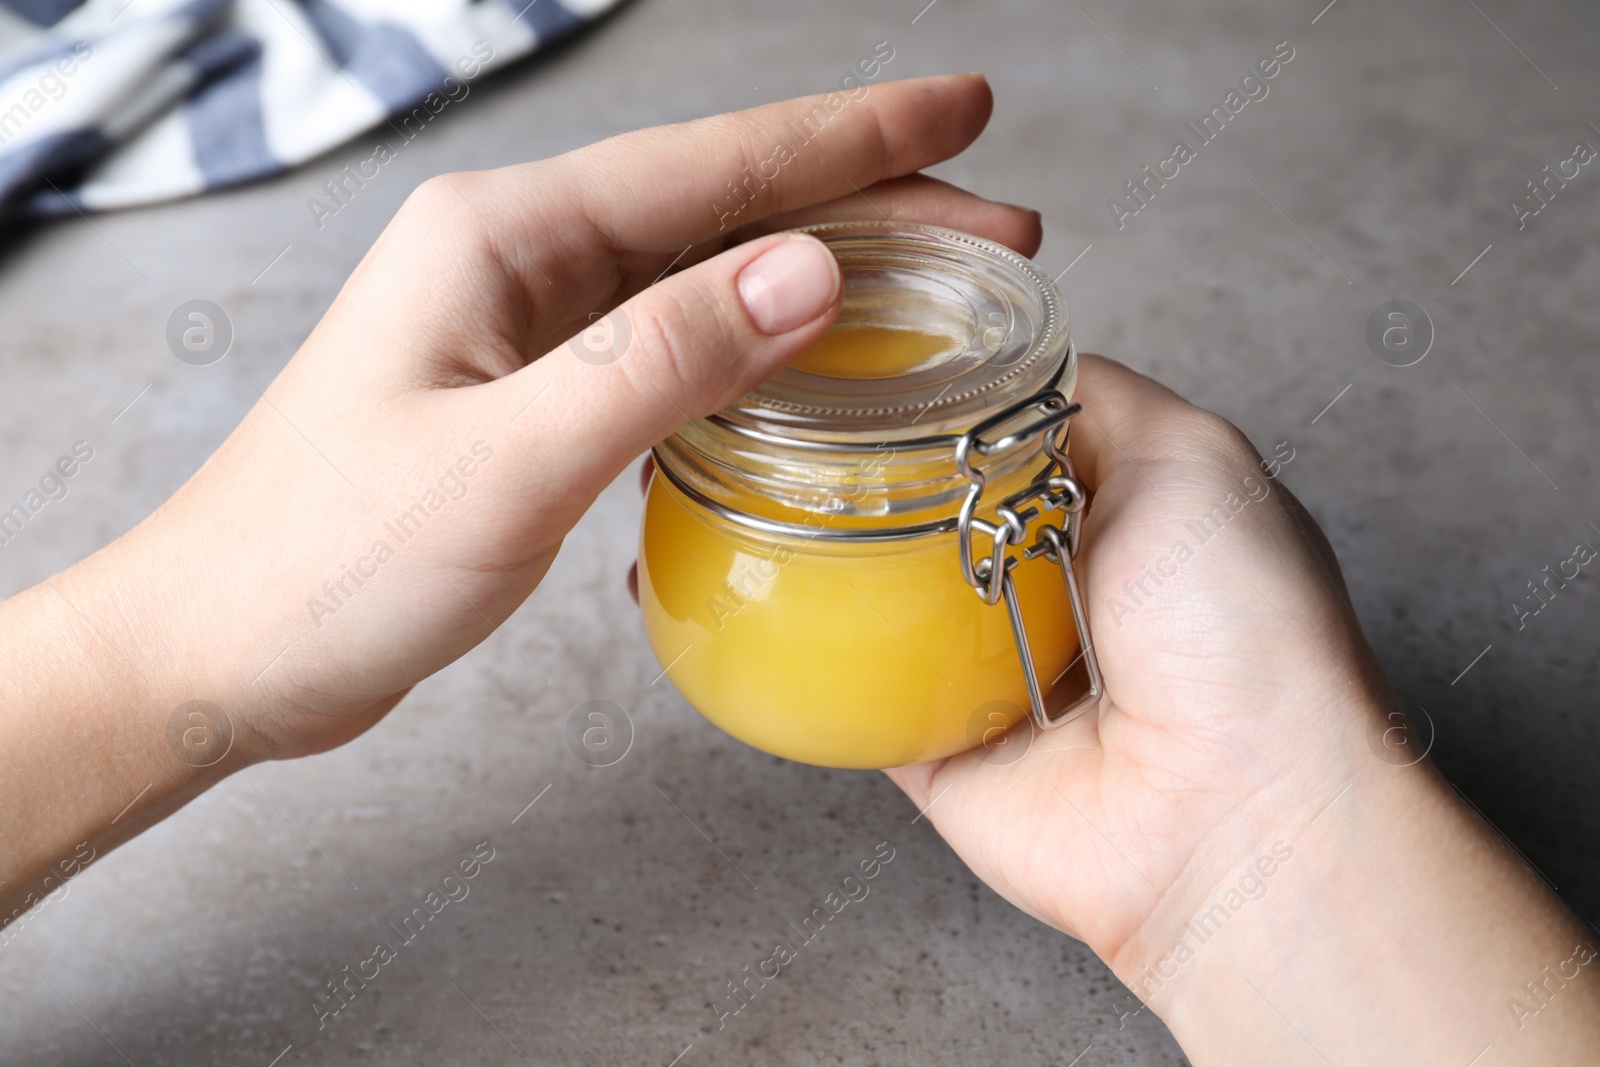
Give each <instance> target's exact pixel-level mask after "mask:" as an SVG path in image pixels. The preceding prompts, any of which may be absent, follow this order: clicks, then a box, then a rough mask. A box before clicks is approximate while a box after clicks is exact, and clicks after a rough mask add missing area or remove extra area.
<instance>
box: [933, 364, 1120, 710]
mask: <svg viewBox="0 0 1600 1067" xmlns="http://www.w3.org/2000/svg"><path fill="white" fill-rule="evenodd" d="M1081 410H1083V406H1082V405H1081V404H1076V403H1073V402H1072V401H1070V400H1068V399H1067V398H1066V396H1065V395H1064V394H1063V393H1061V392H1059V391H1057V390H1054V389H1051V390H1048V391H1046V392H1043V393H1039V394H1037V395H1035V396H1033V397H1030V398H1028V399H1027V400H1024V401H1022V402H1021V403H1018V404H1014V405H1013V406H1011V407H1009V408H1007V409H1005V410H1004V411H1001V412H999V413H997V414H996V415H994V416H992V417H991V418H988V419H985V420H984V421H983V422H981V423H979V424H978V425H976V426H974V427H973V428H972V429H971V430H969V431H967V432H966V433H965V434H963V435H962V436H961V437H960V439H959V440H957V442H956V466H957V467H958V468H959V469H960V471H961V473H962V474H963V475H964V476H965V477H967V478H968V479H969V480H970V481H971V483H972V485H971V487H970V488H969V489H968V490H967V497H966V499H965V500H964V501H963V502H962V504H961V513H960V516H959V517H958V519H957V532H958V536H957V542H958V544H959V546H960V552H961V576H962V577H963V578H965V579H966V581H967V584H968V585H970V586H972V588H973V589H974V590H976V591H977V593H978V595H979V596H980V597H982V598H983V602H984V603H985V604H990V605H993V604H996V603H998V602H999V601H1001V600H1002V599H1003V600H1004V601H1005V602H1006V612H1007V614H1008V615H1009V616H1010V618H1011V633H1012V636H1013V637H1014V638H1015V640H1016V645H1017V655H1018V657H1019V658H1020V659H1021V661H1022V675H1023V678H1024V680H1025V681H1026V682H1027V686H1028V700H1029V703H1030V705H1031V711H1032V714H1033V721H1034V722H1035V723H1036V724H1037V725H1038V726H1039V728H1040V729H1045V730H1049V729H1052V728H1054V727H1057V726H1060V725H1062V724H1063V723H1065V722H1068V721H1069V720H1071V719H1074V718H1077V717H1078V716H1079V715H1081V714H1083V713H1084V712H1085V711H1087V710H1089V708H1091V707H1093V706H1094V705H1095V703H1096V702H1097V701H1098V700H1099V699H1100V694H1101V691H1102V688H1103V686H1102V684H1101V680H1100V665H1099V662H1098V661H1097V660H1096V659H1095V654H1094V642H1093V640H1092V639H1091V637H1090V636H1089V616H1088V611H1087V609H1086V607H1085V605H1084V603H1083V597H1082V596H1081V594H1080V593H1079V591H1078V577H1077V574H1076V572H1075V571H1074V570H1073V568H1072V560H1073V558H1074V557H1075V556H1077V554H1078V546H1079V540H1080V535H1081V531H1082V527H1083V509H1084V505H1085V504H1087V503H1088V494H1087V493H1086V492H1085V491H1084V488H1083V484H1082V483H1081V482H1079V481H1078V479H1077V478H1076V477H1075V476H1074V474H1073V470H1072V461H1071V460H1070V459H1068V458H1067V448H1066V446H1067V435H1068V433H1069V431H1070V427H1069V425H1068V420H1070V419H1071V418H1072V416H1074V415H1076V414H1077V413H1078V412H1079V411H1081ZM1013 424H1016V425H1013ZM1006 427H1011V429H1010V430H1009V431H1008V432H1006V433H1004V434H1003V435H1002V436H1000V437H998V438H996V439H994V440H989V435H990V434H993V433H995V432H996V431H999V430H1003V429H1005V428H1006ZM1058 430H1059V436H1058V433H1057V431H1058ZM1041 436H1042V437H1043V438H1044V447H1045V453H1046V454H1047V455H1048V456H1049V457H1050V464H1049V466H1047V467H1046V468H1045V470H1044V471H1043V472H1042V473H1041V474H1040V475H1039V477H1038V478H1036V479H1035V480H1034V481H1033V483H1032V484H1031V485H1029V486H1028V487H1027V488H1026V489H1023V490H1021V491H1020V492H1016V493H1013V494H1011V495H1010V496H1008V497H1005V498H1004V499H1002V500H1001V501H1000V503H999V504H998V505H997V506H996V508H995V516H996V518H997V519H998V520H999V521H998V522H989V521H988V520H987V519H980V518H978V517H977V510H978V504H979V501H980V500H981V499H982V497H983V490H984V486H985V484H986V480H985V476H984V473H983V470H982V468H981V467H979V466H978V465H977V462H976V461H977V460H979V459H983V458H986V457H989V456H993V455H998V454H1000V453H1004V452H1009V451H1010V450H1012V449H1014V448H1018V447H1021V446H1023V445H1026V444H1028V443H1030V442H1032V441H1033V440H1035V439H1037V438H1039V437H1041ZM1045 511H1056V512H1060V513H1061V514H1062V515H1063V516H1065V521H1064V526H1065V529H1063V528H1062V526H1058V525H1056V524H1055V523H1053V522H1039V521H1038V520H1040V519H1041V517H1042V516H1043V514H1044V512H1045ZM1035 523H1037V525H1035ZM1030 529H1032V531H1033V534H1034V540H1033V543H1032V544H1026V542H1027V540H1028V534H1029V531H1030ZM974 546H981V547H982V548H983V549H986V550H987V552H988V554H987V555H982V556H979V555H976V553H975V547H974ZM1039 556H1045V557H1048V558H1049V559H1050V560H1051V561H1052V562H1054V563H1056V564H1057V565H1058V566H1060V568H1061V578H1062V581H1063V582H1064V583H1065V584H1066V589H1067V602H1068V603H1069V604H1070V605H1071V606H1072V618H1073V623H1074V625H1076V627H1077V630H1078V645H1079V648H1081V649H1082V651H1081V652H1080V653H1079V655H1078V658H1077V659H1075V660H1073V662H1072V663H1071V664H1069V665H1068V667H1067V669H1066V670H1065V671H1062V672H1061V675H1060V676H1059V677H1057V678H1056V679H1054V680H1053V681H1052V682H1051V683H1050V685H1049V686H1048V687H1045V686H1042V685H1040V683H1039V671H1038V667H1037V665H1036V664H1035V663H1034V658H1033V651H1032V647H1031V645H1030V644H1029V641H1028V629H1027V625H1026V623H1025V622H1024V621H1023V617H1022V606H1021V604H1020V602H1019V600H1018V597H1017V590H1016V586H1015V585H1014V584H1013V582H1012V580H1011V570H1012V568H1013V567H1015V566H1016V565H1017V564H1018V562H1020V561H1022V560H1025V559H1027V560H1031V559H1036V558H1037V557H1039ZM1080 664H1081V665H1082V671H1081V674H1080V672H1079V671H1078V668H1079V665H1080ZM1074 675H1078V676H1079V678H1081V679H1082V681H1080V682H1078V683H1076V684H1069V685H1066V686H1065V687H1064V686H1063V682H1064V681H1066V680H1067V679H1068V678H1069V676H1074ZM1083 681H1086V683H1087V684H1086V685H1085V684H1082V682H1083ZM1063 688H1065V689H1066V690H1067V695H1065V696H1059V695H1058V693H1059V691H1060V690H1062V689H1063ZM1074 691H1078V695H1077V696H1076V697H1074V696H1072V695H1071V694H1072V693H1073V692H1074ZM1052 704H1055V705H1057V706H1056V707H1054V708H1052V707H1051V705H1052Z"/></svg>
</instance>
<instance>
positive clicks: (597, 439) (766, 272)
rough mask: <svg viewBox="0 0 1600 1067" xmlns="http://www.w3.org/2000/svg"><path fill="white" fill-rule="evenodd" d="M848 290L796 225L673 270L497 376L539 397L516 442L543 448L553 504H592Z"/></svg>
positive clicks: (737, 389) (801, 338) (758, 374)
mask: <svg viewBox="0 0 1600 1067" xmlns="http://www.w3.org/2000/svg"><path fill="white" fill-rule="evenodd" d="M841 288H842V282H841V277H840V273H839V264H838V261H837V260H835V259H834V257H833V253H832V252H830V251H828V248H827V246H825V245H824V244H823V243H822V242H821V241H818V240H817V239H816V238H814V237H809V236H805V235H801V234H774V235H773V236H771V237H767V238H762V239H760V240H756V241H751V242H749V243H748V244H743V245H739V246H738V247H736V248H732V249H730V250H728V251H726V252H723V253H721V254H720V255H717V256H715V257H713V258H711V259H708V260H706V261H705V262H703V263H698V264H696V265H695V266H693V267H690V268H689V269H687V270H685V271H683V272H682V273H680V274H675V275H672V276H671V277H669V278H667V279H666V280H664V281H662V282H660V283H659V284H656V285H653V286H651V287H650V288H648V289H645V290H644V291H643V292H641V293H639V294H638V295H636V296H635V297H633V298H632V299H631V300H629V301H627V302H626V303H624V304H622V305H621V306H619V307H618V308H617V309H616V310H615V311H613V312H612V313H611V314H609V315H607V316H605V317H604V318H602V319H597V320H595V321H594V322H593V323H591V325H590V326H589V328H588V329H586V330H584V331H583V332H582V333H580V334H579V335H578V336H577V337H574V338H572V339H571V340H570V341H568V342H567V343H566V344H564V345H562V346H561V347H559V348H557V349H555V350H554V351H552V352H550V353H549V354H547V355H545V356H543V357H541V358H540V359H537V360H535V361H534V362H533V363H531V364H530V365H529V366H527V367H525V368H523V369H522V370H520V371H518V372H517V373H515V374H513V375H511V376H510V377H508V378H505V379H502V380H501V382H500V383H497V384H499V385H502V386H506V387H509V388H510V390H511V391H513V392H515V393H517V394H518V396H519V399H517V400H516V403H517V404H521V403H524V402H526V401H525V398H528V397H534V396H537V397H538V399H537V401H536V402H535V403H533V404H532V405H531V406H530V407H529V409H528V412H527V417H525V418H523V419H521V420H519V422H518V423H517V427H518V429H519V430H520V432H519V433H518V437H520V438H521V441H519V442H515V443H517V444H521V445H524V446H526V448H527V449H529V450H532V451H534V452H536V453H537V454H538V458H537V460H536V462H537V463H538V466H539V467H540V468H541V487H542V489H543V490H544V491H546V492H549V493H551V494H552V496H554V497H555V500H556V501H558V502H559V503H558V506H560V504H564V503H568V502H570V503H572V504H575V505H576V506H577V507H578V508H579V509H581V508H584V507H587V506H588V504H589V503H590V501H592V500H593V498H594V496H595V495H596V494H597V493H598V492H599V491H600V490H601V489H603V488H605V486H606V485H607V484H609V483H610V482H611V480H612V479H613V478H615V477H616V476H617V475H618V474H619V473H620V472H621V471H622V470H623V468H624V467H626V466H627V465H628V464H629V463H631V462H632V461H633V459H634V457H636V456H638V455H639V453H640V452H643V451H644V450H646V449H648V448H650V447H651V446H653V445H655V444H656V442H658V441H660V440H661V439H662V438H664V437H667V436H668V435H670V434H672V433H673V432H675V431H676V430H678V429H679V428H680V427H681V426H683V425H684V424H685V423H687V422H689V421H690V420H691V419H696V418H700V417H702V416H705V415H709V414H710V413H712V412H714V411H717V410H719V409H720V408H723V407H726V406H727V405H728V404H730V403H732V402H733V401H734V400H736V399H738V398H739V397H740V396H742V395H743V394H744V393H746V392H748V391H750V390H751V389H752V388H754V387H755V386H756V385H758V384H759V383H761V382H762V381H764V380H765V379H767V378H768V377H770V376H771V375H772V374H773V373H775V372H776V371H777V370H778V369H779V368H781V367H782V366H783V365H784V364H785V363H787V362H788V361H789V360H791V359H793V358H794V357H795V356H797V355H799V354H800V352H801V351H802V350H804V349H805V348H806V347H807V346H808V345H810V344H811V343H812V342H813V341H815V340H817V338H819V337H821V336H822V334H823V333H825V332H826V331H827V329H828V326H829V325H830V324H831V323H832V322H833V319H834V316H835V315H837V314H838V310H839V303H840V293H841ZM525 454H526V453H525Z"/></svg>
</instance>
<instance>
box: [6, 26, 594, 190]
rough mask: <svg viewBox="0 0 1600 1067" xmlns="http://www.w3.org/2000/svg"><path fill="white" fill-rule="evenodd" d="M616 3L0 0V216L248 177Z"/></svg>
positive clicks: (441, 96)
mask: <svg viewBox="0 0 1600 1067" xmlns="http://www.w3.org/2000/svg"><path fill="white" fill-rule="evenodd" d="M618 2H619V0H531V2H530V0H478V2H473V0H88V2H84V0H0V220H16V219H21V218H37V217H42V216H51V215H62V214H72V213H74V212H77V211H98V210H106V209H110V208H119V207H127V206H130V205H134V204H148V203H152V202H155V201H159V200H170V199H173V198H175V197H180V196H188V195H191V194H194V193H200V192H204V191H206V190H208V189H219V188H222V187H224V186H229V185H237V184H239V183H241V182H248V181H254V180H256V179H258V178H263V177H266V176H268V175H272V174H277V173H279V172H281V171H284V170H287V169H288V168H290V167H293V166H295V165H296V164H299V163H303V162H305V161H306V160H308V159H311V158H313V157H314V156H317V155H320V154H321V153H323V152H326V151H327V150H328V149H330V148H333V147H334V146H336V145H338V144H340V143H342V142H344V141H347V140H349V139H351V138H352V137H355V136H356V135H357V134H359V133H361V132H362V131H363V130H367V129H370V128H372V127H373V126H376V125H378V124H380V123H384V122H386V121H387V122H389V123H390V125H391V126H393V127H394V129H395V131H396V132H397V133H398V134H400V136H402V137H404V138H405V139H406V140H409V139H410V136H415V132H414V131H415V130H417V129H418V128H419V126H420V124H425V123H426V122H428V121H430V120H431V119H432V117H433V116H434V115H436V114H438V113H439V112H440V111H442V110H443V109H444V108H445V107H446V106H447V105H448V104H450V103H451V102H453V101H456V100H459V99H461V98H462V97H463V96H464V94H465V93H466V91H467V88H466V84H467V82H469V81H471V80H472V79H474V78H477V77H480V76H481V75H483V74H484V73H485V72H486V71H490V70H493V69H495V68H496V67H500V66H503V65H504V64H506V63H509V62H511V61H512V60H514V59H518V58H520V57H522V56H525V55H527V54H529V53H530V52H532V51H534V50H535V49H537V48H539V47H540V46H542V45H544V44H546V43H548V42H550V41H552V40H555V39H557V38H559V37H562V36H564V35H566V34H568V33H571V32H572V31H573V30H575V29H577V28H578V27H580V26H582V25H584V24H585V23H587V22H589V21H591V20H592V19H594V18H595V17H597V16H598V15H599V14H601V13H602V12H603V11H605V10H607V9H609V8H611V7H613V6H614V5H615V4H616V3H618ZM408 134H409V136H408Z"/></svg>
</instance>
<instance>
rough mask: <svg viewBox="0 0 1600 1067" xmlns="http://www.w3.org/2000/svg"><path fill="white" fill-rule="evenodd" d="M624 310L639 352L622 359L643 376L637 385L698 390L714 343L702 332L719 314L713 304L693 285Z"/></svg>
mask: <svg viewBox="0 0 1600 1067" xmlns="http://www.w3.org/2000/svg"><path fill="white" fill-rule="evenodd" d="M625 313H626V314H627V315H628V317H629V323H630V326H631V328H632V331H633V337H634V343H635V345H637V346H638V349H639V351H638V353H637V355H636V358H634V359H630V360H626V361H624V362H625V364H626V365H627V366H628V368H629V371H630V373H632V374H635V375H638V376H644V380H642V381H639V383H638V384H639V385H640V386H641V387H642V388H643V389H644V390H645V391H646V392H652V391H653V390H652V389H651V386H652V385H653V386H654V387H655V388H656V389H664V390H668V391H669V392H670V391H671V390H673V389H675V388H676V389H677V390H679V393H680V394H681V391H682V390H684V389H689V390H698V388H699V385H700V382H701V380H702V379H703V377H704V373H703V368H704V365H705V364H706V362H707V358H706V357H708V356H710V355H713V354H714V350H715V349H716V348H717V347H718V346H717V345H716V344H715V342H714V341H712V340H711V339H710V338H709V337H707V336H706V335H707V333H708V330H707V326H708V325H709V324H715V323H717V322H718V320H719V319H720V315H719V312H718V309H717V307H716V306H715V304H714V303H712V302H711V301H708V300H706V299H704V298H703V297H702V296H701V295H700V294H699V293H698V292H697V291H694V290H690V291H689V292H687V293H683V292H676V293H674V292H660V293H656V294H653V298H652V299H650V300H647V301H640V302H639V303H638V305H637V306H635V307H633V308H631V309H628V310H627V311H626V312H625ZM719 332H720V331H719ZM636 380H637V379H636Z"/></svg>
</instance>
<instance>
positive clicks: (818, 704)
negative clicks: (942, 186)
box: [639, 222, 1100, 768]
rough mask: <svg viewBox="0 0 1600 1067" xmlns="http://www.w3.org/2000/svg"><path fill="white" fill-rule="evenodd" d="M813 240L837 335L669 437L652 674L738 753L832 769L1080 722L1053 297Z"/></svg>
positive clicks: (958, 242)
mask: <svg viewBox="0 0 1600 1067" xmlns="http://www.w3.org/2000/svg"><path fill="white" fill-rule="evenodd" d="M799 232H803V233H809V234H811V235H812V236H814V237H817V238H818V239H820V240H821V241H823V242H824V243H826V244H827V245H828V246H829V248H830V249H831V250H832V251H833V253H834V255H835V256H836V257H837V258H838V261H839V266H840V269H841V272H842V275H843V279H844V296H843V308H842V310H841V311H840V313H839V318H838V321H837V322H836V323H835V324H834V326H833V327H832V328H831V329H830V331H829V332H828V334H827V335H825V336H824V338H823V339H822V340H821V341H820V342H818V343H817V344H816V345H814V346H813V347H812V348H811V349H809V350H808V351H807V352H805V353H803V354H802V355H801V356H800V357H799V358H797V359H796V360H795V361H794V362H793V363H792V364H790V365H789V366H788V367H786V368H785V369H784V370H782V371H780V372H779V373H778V374H777V375H776V376H774V377H773V378H772V379H770V380H769V381H767V382H766V383H765V384H763V385H762V386H760V387H759V388H757V389H756V390H754V391H753V392H751V393H749V394H747V395H746V396H744V397H743V398H741V399H740V400H739V401H738V402H736V403H735V404H733V405H732V406H730V407H728V408H726V409H725V410H723V411H721V412H719V413H718V414H716V415H713V416H710V417H709V418H705V419H700V420H696V421H695V422H693V423H691V424H690V425H688V426H686V427H684V429H682V430H681V431H679V432H678V433H677V434H675V435H674V436H672V437H671V438H669V439H667V440H666V441H664V442H662V443H661V444H660V445H659V446H657V448H656V449H655V469H656V476H655V478H654V479H653V480H652V482H651V485H650V489H649V492H648V495H647V498H646V503H645V516H644V523H643V528H642V530H641V534H640V548H639V599H640V604H641V607H642V609H643V613H644V622H645V630H646V633H647V634H648V636H649V640H650V643H651V646H652V648H653V649H654V651H655V653H656V656H657V658H658V659H659V660H660V662H661V663H662V664H663V665H664V673H665V674H666V676H667V677H668V678H670V679H671V680H672V682H673V683H674V684H675V685H676V686H677V688H678V691H679V692H680V693H682V694H683V696H684V697H685V698H686V699H687V700H688V701H689V703H690V704H692V705H694V706H695V707H696V708H698V709H699V710H700V712H701V713H702V714H704V715H705V716H706V718H708V719H710V720H711V721H712V722H713V723H715V724H716V725H718V726H719V727H721V728H722V729H723V730H725V731H727V732H728V733H730V734H732V735H733V736H735V737H737V738H739V739H740V740H742V741H745V742H746V743H748V744H750V745H753V746H754V747H756V748H759V749H762V750H763V751H766V752H771V753H775V754H777V755H779V756H784V757H786V758H788V759H793V760H799V761H801V762H805V763H814V764H822V765H826V766H834V767H861V768H865V767H892V766H899V765H901V764H906V763H912V762H916V761H919V760H926V759H935V758H939V757H942V756H949V755H952V754H954V753H957V752H960V751H963V750H965V749H968V748H972V747H974V746H976V745H978V744H985V743H987V744H990V745H993V744H994V743H995V740H996V738H997V737H998V736H1000V735H1002V734H1003V733H1004V731H1005V730H1006V729H1007V728H1009V727H1010V726H1012V725H1014V724H1016V723H1017V722H1018V721H1020V720H1021V719H1023V718H1024V717H1025V716H1028V715H1029V714H1030V712H1031V718H1032V721H1033V723H1034V724H1036V725H1037V726H1039V727H1042V728H1048V727H1052V726H1056V725H1059V724H1060V723H1062V722H1065V721H1066V720H1067V719H1069V718H1071V717H1073V716H1075V715H1077V714H1079V713H1081V712H1083V711H1085V710H1087V709H1088V708H1089V707H1090V706H1092V705H1093V703H1094V701H1095V700H1096V699H1097V698H1098V695H1099V691H1100V678H1099V671H1098V669H1097V667H1096V665H1095V661H1094V654H1093V647H1092V645H1091V644H1090V643H1089V641H1088V640H1087V638H1088V626H1087V621H1086V616H1085V614H1084V610H1083V606H1082V603H1081V597H1080V596H1079V595H1078V590H1077V582H1076V579H1075V577H1074V574H1073V570H1072V563H1071V557H1072V556H1073V555H1074V554H1075V552H1076V548H1077V542H1078V535H1079V528H1080V522H1081V517H1082V513H1083V508H1084V505H1085V502H1086V501H1085V494H1084V491H1083V488H1082V486H1081V485H1079V483H1078V482H1077V480H1076V479H1075V478H1074V477H1073V474H1072V468H1071V464H1070V462H1069V461H1068V459H1067V455H1066V446H1067V424H1068V420H1069V419H1070V418H1071V416H1072V415H1073V414H1075V413H1076V412H1077V411H1078V409H1079V408H1078V405H1077V404H1075V403H1072V401H1071V395H1072V390H1073V386H1074V384H1075V381H1076V373H1077V364H1076V359H1075V356H1074V353H1073V348H1072V344H1071V341H1070V337H1069V331H1068V322H1067V316H1066V312H1065V310H1064V308H1063V307H1062V304H1061V297H1060V294H1059V293H1058V292H1057V291H1056V288H1055V286H1054V285H1053V284H1052V283H1051V281H1050V279H1049V278H1048V277H1047V276H1046V275H1045V274H1044V273H1043V272H1042V271H1041V270H1040V269H1039V268H1038V267H1037V266H1035V265H1034V264H1033V263H1032V262H1031V261H1029V260H1028V259H1026V258H1025V257H1023V256H1020V255H1018V254H1017V253H1015V252H1012V251H1011V250H1009V249H1007V248H1004V247H1002V246H1000V245H997V244H994V243H993V242H990V241H986V240H983V239H980V238H977V237H972V236H970V235H967V234H963V233H957V232H955V231H953V230H945V229H940V228H937V227H932V226H920V225H914V224H908V223H889V222H851V223H831V224H826V225H820V226H813V227H808V228H806V229H804V230H801V231H799ZM1002 602H1003V606H1002ZM1013 751H1015V750H1014V749H1013Z"/></svg>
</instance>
